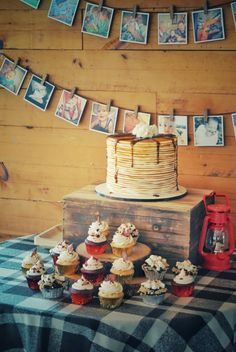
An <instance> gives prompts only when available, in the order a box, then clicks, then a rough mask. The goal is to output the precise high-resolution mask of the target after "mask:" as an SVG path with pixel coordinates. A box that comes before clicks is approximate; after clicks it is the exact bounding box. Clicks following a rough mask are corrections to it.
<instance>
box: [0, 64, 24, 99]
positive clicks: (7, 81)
mask: <svg viewBox="0 0 236 352" xmlns="http://www.w3.org/2000/svg"><path fill="white" fill-rule="evenodd" d="M26 74H27V70H25V69H24V68H23V67H21V66H19V65H15V63H14V62H13V61H11V60H9V59H7V58H5V59H4V61H3V63H2V66H1V68H0V86H1V87H3V88H4V89H6V90H8V91H9V92H11V93H13V94H15V95H17V94H18V93H19V91H20V88H21V86H22V84H23V82H24V79H25V76H26Z"/></svg>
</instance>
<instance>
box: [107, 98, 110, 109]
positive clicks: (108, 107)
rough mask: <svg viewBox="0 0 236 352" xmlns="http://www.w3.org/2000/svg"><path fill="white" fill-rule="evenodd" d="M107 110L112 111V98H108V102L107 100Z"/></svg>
mask: <svg viewBox="0 0 236 352" xmlns="http://www.w3.org/2000/svg"><path fill="white" fill-rule="evenodd" d="M107 111H108V112H110V111H111V99H110V100H108V102H107Z"/></svg>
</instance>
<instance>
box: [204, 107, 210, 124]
mask: <svg viewBox="0 0 236 352" xmlns="http://www.w3.org/2000/svg"><path fill="white" fill-rule="evenodd" d="M203 115H204V123H207V120H208V115H209V110H208V109H205V110H204V112H203Z"/></svg>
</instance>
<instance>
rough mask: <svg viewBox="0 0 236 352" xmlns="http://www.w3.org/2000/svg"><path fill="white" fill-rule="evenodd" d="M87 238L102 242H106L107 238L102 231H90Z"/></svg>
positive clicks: (91, 240)
mask: <svg viewBox="0 0 236 352" xmlns="http://www.w3.org/2000/svg"><path fill="white" fill-rule="evenodd" d="M87 240H88V241H90V242H94V243H102V242H106V240H107V239H106V237H105V236H104V235H103V234H102V233H96V234H94V233H92V234H91V235H88V237H87Z"/></svg>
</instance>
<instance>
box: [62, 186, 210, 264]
mask: <svg viewBox="0 0 236 352" xmlns="http://www.w3.org/2000/svg"><path fill="white" fill-rule="evenodd" d="M210 192H211V191H209V190H202V189H189V190H188V193H187V195H186V196H184V197H182V198H180V199H176V200H169V201H159V202H136V201H121V200H114V199H110V198H106V197H102V196H100V195H98V194H96V192H95V186H86V187H84V188H82V189H80V190H79V191H78V192H74V193H71V194H69V195H67V196H65V197H64V210H63V237H64V238H65V239H69V240H70V241H72V242H73V243H74V244H75V245H78V244H79V243H81V242H82V241H84V239H85V238H86V237H87V232H88V227H89V225H90V224H91V223H92V222H93V221H95V220H96V214H97V213H99V214H100V218H101V220H105V221H107V222H108V223H109V226H110V229H111V231H110V232H111V235H110V236H111V237H112V234H113V233H114V232H115V230H116V228H117V227H118V226H119V225H120V224H121V223H125V222H131V223H133V224H135V226H136V227H137V228H138V229H139V231H140V238H139V241H140V242H143V243H145V244H147V245H148V246H150V248H151V250H152V253H153V254H157V255H161V256H163V257H165V258H167V259H168V262H169V263H170V264H171V265H174V264H175V262H176V261H177V260H184V259H187V258H189V259H190V260H191V261H192V262H193V263H194V264H198V263H199V256H198V250H197V248H198V241H199V236H200V233H201V228H202V223H203V218H204V216H205V210H204V205H203V202H202V199H203V196H204V195H205V194H209V193H210Z"/></svg>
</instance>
